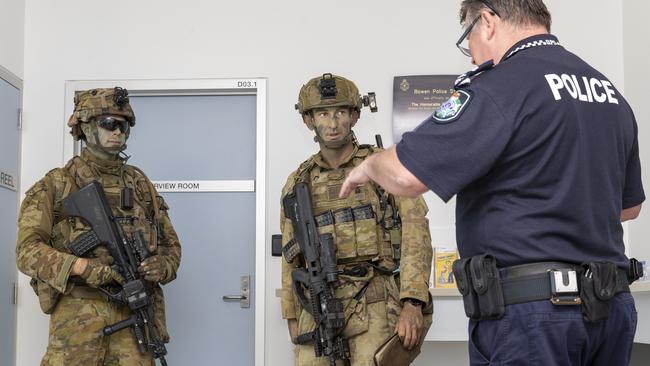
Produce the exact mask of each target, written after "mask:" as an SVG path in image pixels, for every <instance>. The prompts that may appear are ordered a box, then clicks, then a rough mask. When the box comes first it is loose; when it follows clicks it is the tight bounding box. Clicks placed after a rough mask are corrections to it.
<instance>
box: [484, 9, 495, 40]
mask: <svg viewBox="0 0 650 366" xmlns="http://www.w3.org/2000/svg"><path fill="white" fill-rule="evenodd" d="M497 20H498V17H497V16H496V15H494V14H492V13H491V12H490V11H488V10H483V11H481V23H482V25H483V27H482V28H483V31H484V36H485V38H486V39H487V40H488V41H489V40H491V39H492V38H494V33H495V30H496V25H497V24H496V23H497Z"/></svg>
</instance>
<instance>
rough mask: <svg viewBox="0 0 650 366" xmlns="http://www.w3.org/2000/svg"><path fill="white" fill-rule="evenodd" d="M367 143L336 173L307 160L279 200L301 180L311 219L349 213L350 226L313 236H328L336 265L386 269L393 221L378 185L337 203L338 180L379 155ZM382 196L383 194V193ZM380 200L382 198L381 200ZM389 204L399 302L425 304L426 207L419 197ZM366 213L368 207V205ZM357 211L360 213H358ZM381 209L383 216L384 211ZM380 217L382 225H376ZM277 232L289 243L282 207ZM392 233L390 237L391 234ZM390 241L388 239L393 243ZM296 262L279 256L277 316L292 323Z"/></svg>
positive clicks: (428, 261)
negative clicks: (396, 220) (397, 251)
mask: <svg viewBox="0 0 650 366" xmlns="http://www.w3.org/2000/svg"><path fill="white" fill-rule="evenodd" d="M380 150H381V149H379V148H374V147H372V146H369V145H360V146H355V150H354V152H353V154H352V155H351V156H350V159H349V160H348V161H346V162H344V163H343V164H342V165H341V166H340V167H339V168H338V169H331V168H330V167H329V165H328V164H327V163H326V162H325V160H324V159H323V157H322V155H321V154H320V152H319V153H317V154H315V155H313V156H312V157H310V158H309V159H308V160H307V161H305V162H304V163H303V164H301V166H300V167H299V168H298V169H297V170H296V171H294V172H293V173H292V174H291V175H290V176H289V178H288V179H287V182H286V184H285V186H284V188H283V190H282V198H284V196H285V195H286V194H288V193H290V192H291V191H292V189H293V187H294V185H295V184H296V183H297V182H298V181H301V180H304V181H308V183H309V184H310V188H311V193H312V204H313V206H314V207H313V209H314V215H316V217H317V222H318V221H319V219H318V218H319V216H321V215H325V214H328V215H329V214H330V213H332V216H333V219H334V221H335V222H337V221H346V220H339V218H337V216H338V213H340V212H345V211H346V210H347V211H348V212H349V210H350V209H352V212H353V213H354V214H353V216H354V217H355V218H354V219H353V222H345V223H344V224H338V225H337V224H334V225H327V226H319V228H318V231H319V233H321V234H322V233H324V232H331V233H332V234H333V236H334V241H335V244H336V248H337V252H336V255H337V261H338V263H339V264H341V265H345V264H354V263H359V262H364V261H374V262H377V261H379V262H380V263H381V265H382V266H383V267H387V268H390V267H391V266H392V265H394V261H393V252H392V250H391V237H390V236H391V233H390V232H389V230H386V226H388V227H390V226H391V225H392V224H393V223H392V222H391V220H392V219H391V217H393V213H392V209H391V207H390V206H388V207H386V205H385V204H382V203H385V202H386V201H385V200H382V197H380V194H382V191H381V190H379V189H378V188H379V187H378V186H377V185H376V184H374V183H367V184H365V185H364V186H361V187H358V188H357V189H356V190H355V191H354V192H353V193H352V194H351V195H350V197H349V198H347V199H339V198H338V194H339V191H340V189H341V185H342V183H343V180H344V178H345V177H346V176H347V174H348V173H349V172H350V170H352V169H353V168H354V167H356V166H358V165H359V164H361V162H362V161H363V160H364V159H365V158H367V157H368V156H369V155H370V154H372V153H373V152H376V151H380ZM383 195H386V196H388V195H387V194H386V193H385V192H384V193H383ZM384 198H385V197H384ZM394 199H395V206H396V207H397V211H398V213H399V217H400V221H401V230H400V231H398V233H399V234H398V235H400V236H401V237H400V238H397V240H398V241H400V242H401V259H400V291H399V297H400V299H405V298H413V299H418V300H420V301H423V302H425V303H426V302H428V301H429V276H430V273H431V259H432V248H431V236H430V232H429V222H428V219H427V218H426V214H427V212H428V208H427V206H426V203H425V202H424V199H423V198H422V197H421V196H420V197H418V198H415V199H411V198H403V197H395V198H394ZM369 205H370V207H372V210H370V209H368V206H369ZM358 210H360V211H358ZM364 210H366V211H367V212H370V213H371V215H360V216H362V217H364V218H368V219H367V220H360V219H359V218H358V215H357V212H363V211H364ZM386 211H387V212H386ZM382 218H384V219H385V220H386V222H387V224H386V225H383V227H382V225H381V224H380V221H381V219H382ZM280 229H281V231H282V241H283V243H284V244H287V243H289V242H291V240H292V239H293V226H292V223H291V220H289V219H288V218H286V216H285V215H284V207H282V209H281V212H280ZM393 234H394V233H393ZM393 240H394V239H393ZM302 265H303V263H301V261H299V260H294V261H292V262H291V263H289V262H287V260H286V259H285V258H283V260H282V295H281V301H282V304H281V308H282V317H283V318H285V319H296V318H298V316H299V311H300V306H299V304H298V301H297V299H296V298H295V295H294V294H293V291H292V289H291V271H292V270H293V269H294V268H296V267H298V266H302Z"/></svg>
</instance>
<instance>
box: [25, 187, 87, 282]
mask: <svg viewBox="0 0 650 366" xmlns="http://www.w3.org/2000/svg"><path fill="white" fill-rule="evenodd" d="M55 189H56V187H55V185H54V182H53V181H52V178H51V177H50V176H49V175H47V176H45V178H43V179H42V180H40V181H38V182H37V183H36V184H34V186H32V187H31V188H30V189H29V190H28V191H27V193H26V195H25V199H24V200H23V203H22V205H21V207H20V214H19V216H18V241H17V243H16V265H17V267H18V269H19V270H20V271H21V272H22V273H24V274H26V275H27V276H29V277H32V278H37V279H39V280H41V281H43V282H45V283H47V284H48V285H50V286H51V287H53V288H54V289H56V290H57V291H59V292H65V290H66V285H67V283H68V278H69V277H70V271H71V270H72V265H73V264H74V262H75V261H76V260H77V257H75V256H74V255H72V254H68V253H64V252H60V251H58V250H56V249H54V248H53V247H52V246H51V245H50V240H51V235H52V226H53V225H54V222H53V220H54V213H53V212H54V210H53V207H54V196H55Z"/></svg>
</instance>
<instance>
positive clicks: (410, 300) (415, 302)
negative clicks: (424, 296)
mask: <svg viewBox="0 0 650 366" xmlns="http://www.w3.org/2000/svg"><path fill="white" fill-rule="evenodd" d="M403 302H408V303H410V304H411V305H413V306H419V307H423V306H424V302H422V301H420V300H418V299H414V298H411V297H407V298H406V299H404V300H403Z"/></svg>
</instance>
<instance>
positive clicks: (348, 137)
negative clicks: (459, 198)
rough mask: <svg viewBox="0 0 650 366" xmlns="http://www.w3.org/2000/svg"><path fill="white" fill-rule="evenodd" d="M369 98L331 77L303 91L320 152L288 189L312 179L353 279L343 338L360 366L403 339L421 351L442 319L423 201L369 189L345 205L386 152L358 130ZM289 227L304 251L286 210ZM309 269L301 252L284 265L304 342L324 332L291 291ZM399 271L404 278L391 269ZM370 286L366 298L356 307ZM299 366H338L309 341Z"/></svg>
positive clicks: (340, 289) (285, 235)
mask: <svg viewBox="0 0 650 366" xmlns="http://www.w3.org/2000/svg"><path fill="white" fill-rule="evenodd" d="M364 99H365V104H368V102H369V100H368V99H367V97H365V98H362V97H361V95H360V94H359V91H358V89H357V87H356V86H355V85H354V83H352V82H351V81H349V80H347V79H345V78H343V77H340V76H336V75H331V74H324V75H323V76H322V77H316V78H313V79H311V80H310V81H309V82H308V83H307V84H306V85H304V86H303V87H302V89H301V90H300V94H299V102H298V104H297V105H296V108H297V109H298V111H299V112H300V114H301V116H302V118H303V121H304V123H305V124H306V126H307V127H308V128H309V129H310V130H313V131H315V133H316V137H315V140H316V141H317V142H318V143H319V145H320V151H319V152H318V153H317V154H315V155H313V156H312V157H310V158H309V159H308V160H307V161H305V162H304V163H303V164H301V165H300V167H299V168H298V170H296V171H295V172H293V173H292V174H291V175H290V176H289V178H288V180H287V183H286V185H285V186H284V189H283V191H282V197H284V196H285V195H287V194H288V193H290V192H291V191H292V189H293V187H294V185H295V184H296V183H297V182H299V181H303V182H307V183H308V184H309V186H310V189H311V193H312V202H313V210H314V215H316V222H317V225H318V226H319V227H318V232H319V233H320V234H323V233H332V235H333V236H334V243H335V246H336V248H337V249H336V256H337V263H338V265H339V269H340V270H341V271H342V272H343V274H342V275H340V276H339V279H340V280H339V283H338V286H337V289H336V294H335V295H336V296H337V297H338V298H340V299H342V300H343V304H344V306H345V316H346V320H347V325H346V327H345V329H344V331H343V333H342V334H343V336H345V337H347V338H348V339H349V343H350V350H351V356H352V358H351V363H352V365H353V366H374V361H373V356H374V354H375V351H376V350H377V348H378V347H379V346H380V345H381V344H382V343H383V342H384V341H386V340H387V339H388V338H389V337H390V336H391V335H393V334H394V333H395V332H397V333H398V334H399V335H400V338H401V339H402V341H403V344H404V346H405V347H406V348H408V349H414V348H419V347H420V345H421V341H422V340H423V337H424V335H425V333H426V331H427V330H428V328H429V326H430V325H431V314H432V312H433V309H432V306H433V305H432V304H431V299H430V297H429V286H428V281H429V275H430V273H431V257H432V249H431V238H430V233H429V225H428V221H427V218H426V217H425V215H426V213H427V207H426V204H425V202H424V200H423V199H422V197H419V198H416V199H407V198H400V197H393V196H392V195H388V194H386V193H384V192H383V190H381V188H380V187H378V186H376V185H374V184H372V183H369V184H365V185H363V186H360V187H358V188H357V189H356V191H355V193H354V194H353V195H351V196H350V198H344V199H341V198H339V190H340V188H341V184H342V183H343V180H344V178H345V176H346V175H347V173H348V172H349V171H350V170H351V169H352V168H354V167H355V166H357V165H359V164H360V163H361V162H362V161H363V160H364V159H365V158H366V157H368V156H370V154H373V153H374V152H376V151H379V149H378V148H375V147H372V146H370V145H359V144H358V143H357V142H356V139H355V138H354V134H353V132H352V127H353V126H354V124H355V123H356V122H357V120H358V118H359V113H360V111H361V108H362V107H363V105H364ZM280 227H281V230H282V240H283V243H285V246H286V245H297V244H296V243H295V240H293V239H294V238H293V227H292V223H291V221H290V220H289V219H287V218H286V217H285V215H284V209H282V210H281V222H280ZM284 249H285V252H286V253H289V252H294V253H295V251H290V250H288V249H287V248H284ZM299 266H304V264H303V263H302V262H301V258H300V255H298V256H296V257H295V258H286V257H285V258H284V259H283V261H282V316H283V318H285V319H287V321H288V326H289V332H290V335H291V337H292V339H293V340H294V342H295V340H296V339H297V336H298V335H301V334H305V333H308V332H310V331H313V329H314V327H315V324H314V320H313V318H312V316H311V314H309V312H307V311H306V310H304V309H301V307H300V303H299V301H297V299H296V297H295V294H294V293H293V291H292V288H291V271H292V270H293V269H294V268H296V267H299ZM398 266H400V275H399V276H398V277H396V276H394V275H393V274H392V273H391V271H392V270H394V269H396V268H397V267H398ZM366 284H368V286H365V285H366ZM364 286H365V294H364V295H363V297H361V299H360V300H359V301H357V300H354V298H355V295H357V293H359V292H360V291H362V289H364ZM357 297H358V296H357ZM423 313H424V315H423ZM295 364H296V365H298V366H312V365H328V360H327V359H326V358H317V357H315V354H314V347H313V345H312V344H302V345H296V348H295Z"/></svg>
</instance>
